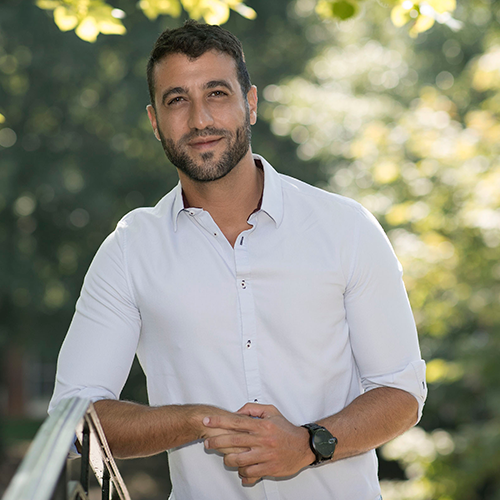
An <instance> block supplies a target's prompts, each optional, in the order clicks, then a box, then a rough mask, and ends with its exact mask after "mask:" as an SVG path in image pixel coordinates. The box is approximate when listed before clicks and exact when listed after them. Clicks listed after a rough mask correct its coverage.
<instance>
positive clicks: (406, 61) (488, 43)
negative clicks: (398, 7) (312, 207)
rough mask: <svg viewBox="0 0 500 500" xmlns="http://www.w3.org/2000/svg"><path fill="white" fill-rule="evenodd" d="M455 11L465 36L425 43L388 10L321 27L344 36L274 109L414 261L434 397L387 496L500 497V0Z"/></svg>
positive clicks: (303, 149) (398, 450)
mask: <svg viewBox="0 0 500 500" xmlns="http://www.w3.org/2000/svg"><path fill="white" fill-rule="evenodd" d="M297 5H298V4H297ZM449 6H451V4H449ZM435 8H436V9H437V8H438V7H437V6H435ZM443 8H444V7H443ZM457 14H458V16H457V17H458V18H459V19H461V20H462V22H463V29H462V30H460V31H458V32H457V33H455V34H452V33H451V32H450V31H449V30H448V29H447V28H446V27H441V26H439V25H434V26H433V27H432V29H430V30H429V33H428V34H421V35H420V37H419V38H418V43H411V41H410V40H411V39H409V38H408V35H407V34H404V33H403V32H401V31H399V30H397V29H395V27H394V26H391V25H390V24H388V23H387V21H386V20H385V19H384V17H385V13H384V12H383V11H382V9H379V11H377V10H371V12H370V16H369V17H368V16H365V17H362V18H359V19H357V20H356V21H352V22H351V23H350V24H349V25H348V27H346V28H344V29H343V28H342V25H339V27H338V29H337V30H335V31H334V30H331V28H329V27H328V26H326V25H325V26H321V27H318V29H320V30H325V31H328V33H329V35H330V37H331V43H329V44H328V46H326V47H325V48H324V49H323V50H321V51H319V52H318V54H317V56H316V57H314V58H312V59H311V61H310V62H309V64H308V66H307V69H306V71H305V72H303V73H302V74H301V75H300V76H296V77H292V78H289V79H287V80H284V81H282V82H281V83H279V84H272V85H270V86H268V87H267V88H265V89H264V96H265V98H266V102H265V103H264V104H263V105H262V107H261V116H264V117H265V118H266V119H267V120H269V121H270V123H271V127H272V130H273V131H274V133H276V134H278V135H281V136H287V137H288V136H289V137H291V138H292V139H293V140H294V141H295V142H296V143H297V146H296V147H297V155H298V156H299V158H301V159H303V160H304V161H309V160H316V161H320V162H321V163H322V164H323V170H324V171H325V172H328V173H329V174H330V180H329V181H328V182H327V183H325V184H324V187H325V188H326V189H332V190H334V191H336V192H340V193H342V194H346V195H348V196H351V197H353V198H355V199H357V200H359V201H360V202H361V203H363V204H364V205H365V206H366V207H367V208H369V209H370V210H371V211H372V212H374V213H375V214H376V216H377V217H378V218H379V220H381V222H382V223H383V225H384V226H385V228H386V230H387V231H388V235H389V237H390V239H391V240H392V243H393V245H394V247H395V250H396V253H397V255H398V257H399V258H400V260H401V262H402V264H403V268H404V269H405V282H406V286H407V289H408V292H409V296H410V300H411V303H412V306H413V309H414V314H415V319H416V321H417V325H418V328H419V332H420V334H421V337H422V339H421V345H422V351H423V354H424V357H425V358H426V359H427V360H428V374H427V380H428V384H429V389H430V393H429V400H428V403H427V405H426V410H425V412H424V418H423V420H422V422H421V427H420V428H417V429H414V430H412V431H411V432H409V433H407V434H405V435H404V436H402V437H400V438H398V439H396V440H395V441H394V442H392V443H391V444H389V445H387V446H386V447H384V449H383V451H382V455H383V456H384V457H385V458H386V459H394V460H399V462H400V465H401V466H402V467H403V468H404V470H405V472H406V475H407V477H408V478H409V480H408V481H403V482H385V483H384V495H383V496H384V499H389V500H391V499H394V500H396V499H398V500H401V499H408V500H409V499H412V500H417V499H419V500H424V499H426V500H431V499H432V500H435V499H454V500H475V499H480V498H488V499H489V498H491V499H493V498H498V497H499V495H500V479H499V477H498V468H499V465H500V464H499V458H498V456H499V455H498V444H499V439H500V418H499V414H500V413H499V410H500V390H499V387H500V385H499V382H500V369H499V366H498V361H497V360H498V355H497V353H498V349H499V347H500V265H499V259H498V257H499V255H500V253H499V252H500V250H499V248H500V194H499V193H500V106H499V102H500V64H499V61H500V57H499V56H500V53H499V46H500V30H499V27H498V22H497V19H498V18H499V16H500V5H499V3H498V2H495V3H494V4H492V5H491V6H489V4H486V3H483V2H481V1H477V2H473V3H472V4H470V5H462V6H461V7H460V8H459V9H457ZM450 34H451V36H450ZM410 36H411V33H410ZM324 38H326V35H325V36H324Z"/></svg>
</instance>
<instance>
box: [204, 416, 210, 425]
mask: <svg viewBox="0 0 500 500" xmlns="http://www.w3.org/2000/svg"><path fill="white" fill-rule="evenodd" d="M209 423H210V419H209V418H208V417H205V418H204V419H203V425H208V424H209Z"/></svg>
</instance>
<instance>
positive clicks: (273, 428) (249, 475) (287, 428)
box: [203, 403, 315, 485]
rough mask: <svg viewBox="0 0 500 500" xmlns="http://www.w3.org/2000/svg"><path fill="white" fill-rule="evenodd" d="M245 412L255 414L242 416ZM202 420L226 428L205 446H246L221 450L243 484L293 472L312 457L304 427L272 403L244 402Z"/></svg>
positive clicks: (221, 447)
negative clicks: (228, 412)
mask: <svg viewBox="0 0 500 500" xmlns="http://www.w3.org/2000/svg"><path fill="white" fill-rule="evenodd" d="M244 415H248V416H250V417H254V418H251V419H249V418H241V417H243V416H244ZM203 423H204V425H205V426H206V427H209V428H217V429H219V430H220V429H225V430H226V431H228V432H227V433H225V434H220V435H218V436H214V437H209V438H207V439H205V447H206V448H208V449H215V450H218V451H221V452H223V451H222V450H228V449H231V448H247V450H248V451H243V452H237V453H225V454H224V464H225V465H226V466H228V467H237V468H238V473H239V475H240V477H241V478H242V484H244V485H253V484H255V483H256V482H257V481H258V480H259V479H261V478H262V477H264V476H271V477H287V476H293V475H294V474H297V473H298V472H299V471H300V470H302V469H303V468H305V467H307V466H308V465H309V464H311V463H312V462H313V461H314V459H315V457H314V454H313V453H312V451H311V449H310V447H309V432H308V431H307V429H304V428H303V427H297V426H295V425H293V424H292V423H290V422H289V421H288V420H287V419H286V418H285V417H283V415H282V414H281V413H280V412H279V411H278V410H277V409H276V408H275V407H274V406H272V405H260V404H255V403H247V404H246V405H245V406H243V408H241V409H240V410H238V411H237V412H236V414H234V415H230V416H227V415H215V416H210V417H207V418H205V419H204V420H203Z"/></svg>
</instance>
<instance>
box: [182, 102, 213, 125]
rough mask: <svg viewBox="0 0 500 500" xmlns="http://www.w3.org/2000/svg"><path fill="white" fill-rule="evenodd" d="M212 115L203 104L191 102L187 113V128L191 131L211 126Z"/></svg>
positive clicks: (205, 104)
mask: <svg viewBox="0 0 500 500" xmlns="http://www.w3.org/2000/svg"><path fill="white" fill-rule="evenodd" d="M213 123H214V119H213V117H212V113H211V112H210V109H209V107H208V105H207V103H205V102H192V104H191V108H190V113H189V124H188V125H189V127H190V128H191V129H197V130H203V129H204V128H206V127H208V126H210V125H213Z"/></svg>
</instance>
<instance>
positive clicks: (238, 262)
mask: <svg viewBox="0 0 500 500" xmlns="http://www.w3.org/2000/svg"><path fill="white" fill-rule="evenodd" d="M234 259H235V266H236V281H237V283H236V285H237V292H238V299H239V306H240V315H241V316H240V317H241V345H242V350H243V368H244V371H245V379H246V386H247V393H248V400H249V401H258V400H260V399H261V381H260V374H259V364H258V348H257V344H256V333H257V331H256V330H257V329H256V315H255V304H254V297H253V293H252V286H251V285H252V283H251V281H252V280H251V276H250V273H251V270H250V264H249V257H248V233H247V232H245V234H244V235H240V236H239V238H238V240H237V244H236V245H235V247H234Z"/></svg>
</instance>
